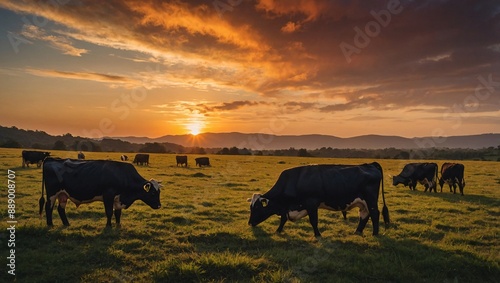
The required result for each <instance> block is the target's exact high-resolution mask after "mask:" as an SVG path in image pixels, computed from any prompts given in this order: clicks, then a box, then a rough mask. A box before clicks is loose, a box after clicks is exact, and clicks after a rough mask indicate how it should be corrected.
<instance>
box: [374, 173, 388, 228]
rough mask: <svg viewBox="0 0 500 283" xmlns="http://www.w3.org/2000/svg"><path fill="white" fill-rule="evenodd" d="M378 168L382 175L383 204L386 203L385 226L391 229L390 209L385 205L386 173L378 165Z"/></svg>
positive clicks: (383, 213) (383, 211) (383, 212)
mask: <svg viewBox="0 0 500 283" xmlns="http://www.w3.org/2000/svg"><path fill="white" fill-rule="evenodd" d="M377 167H378V168H379V169H380V174H381V175H382V180H381V184H382V202H383V203H384V207H383V208H382V216H383V217H384V225H385V228H387V227H389V225H390V224H391V219H390V218H389V208H387V205H386V204H385V194H384V171H383V169H382V166H380V164H378V163H377Z"/></svg>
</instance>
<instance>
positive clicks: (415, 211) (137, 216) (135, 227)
mask: <svg viewBox="0 0 500 283" xmlns="http://www.w3.org/2000/svg"><path fill="white" fill-rule="evenodd" d="M121 154H122V153H93V152H89V153H86V157H87V159H111V160H119V156H120V155H121ZM52 155H53V156H58V157H63V158H66V157H71V158H76V152H69V151H68V152H66V151H52ZM128 155H129V157H131V158H133V156H134V154H133V153H129V154H128ZM208 156H209V157H210V161H211V164H212V166H211V167H204V168H197V167H195V163H194V158H195V157H198V156H197V155H188V158H189V167H188V168H181V167H176V164H175V155H169V154H151V157H150V162H151V164H150V165H149V166H136V168H137V170H138V171H139V173H140V174H141V175H142V176H143V177H144V178H146V179H150V178H154V179H157V180H161V181H163V186H164V188H163V190H162V192H161V201H162V208H161V209H159V210H153V209H151V208H149V206H147V205H146V204H144V203H142V202H141V201H137V202H135V203H134V204H133V205H132V206H131V207H130V208H129V209H127V210H124V211H123V214H122V221H121V222H122V225H121V227H120V228H117V227H113V228H111V229H106V228H105V223H106V217H105V214H104V208H103V205H102V203H99V202H96V203H92V204H87V205H82V206H80V207H79V208H78V209H77V208H76V206H75V205H73V204H72V203H68V206H67V208H66V211H67V214H68V219H69V221H70V224H71V226H69V227H64V226H63V225H62V223H61V221H60V219H59V215H58V214H57V210H54V227H52V228H47V227H46V223H45V214H44V216H43V218H42V219H40V218H39V215H38V199H39V198H40V194H41V169H40V168H37V167H36V166H33V165H31V166H30V168H22V167H21V150H20V149H0V170H1V172H2V174H0V176H1V177H0V182H1V183H2V184H3V185H2V189H1V195H0V209H1V211H2V214H1V215H2V220H1V222H0V228H1V230H0V246H1V248H0V251H1V255H0V257H1V258H2V261H0V262H1V266H2V267H1V273H2V275H1V276H0V282H11V281H14V280H16V281H17V282H499V280H500V266H499V260H500V248H499V244H500V239H499V236H500V222H499V216H500V190H499V189H500V162H487V161H486V162H485V161H463V162H462V163H463V164H464V165H465V181H466V186H465V190H464V192H465V196H460V195H459V194H453V193H450V192H449V189H448V187H445V188H444V189H443V192H442V193H439V189H438V193H429V192H423V187H422V186H421V185H419V186H417V191H410V190H409V189H408V188H405V187H403V186H402V185H400V186H398V187H394V186H392V178H391V177H390V176H391V175H396V174H398V173H399V172H400V171H401V169H402V168H403V166H404V165H405V164H406V163H407V162H408V161H402V160H384V159H381V160H376V161H377V162H379V163H380V164H381V165H382V167H383V169H384V188H385V197H386V202H387V205H388V208H389V212H390V217H391V221H392V225H391V227H389V228H388V229H384V227H383V224H382V227H381V230H380V232H381V233H380V235H379V236H377V237H374V236H372V235H371V233H372V226H371V222H369V223H368V225H367V227H366V229H365V231H364V236H362V237H361V236H356V235H354V234H353V233H354V230H355V228H356V226H357V222H358V211H357V209H355V210H352V211H350V212H348V214H347V216H348V219H347V220H343V218H342V214H341V213H340V212H331V211H326V210H320V212H319V228H320V231H321V232H322V236H323V237H322V238H321V239H319V240H318V239H315V238H314V237H313V230H312V228H311V226H310V224H309V221H308V220H307V218H304V219H302V220H300V221H298V222H296V223H291V222H288V223H287V224H286V225H285V229H284V232H283V233H282V234H280V235H277V234H275V233H274V231H275V230H276V228H277V227H278V223H279V218H278V217H277V216H275V217H271V218H270V219H268V220H267V221H265V222H264V223H262V224H260V225H259V226H257V227H256V228H251V227H249V226H248V224H247V223H248V217H249V204H248V203H247V198H249V197H251V195H252V194H253V193H255V192H261V193H264V192H266V191H267V190H268V189H269V188H271V186H272V185H273V184H274V182H275V181H276V179H277V177H278V175H279V173H280V172H281V171H282V170H284V169H286V168H290V167H294V166H299V165H305V164H325V163H331V164H360V163H365V162H372V161H374V160H362V159H331V158H330V159H327V158H324V159H323V158H298V157H268V156H219V155H208ZM450 161H451V160H450ZM443 162H444V161H436V163H438V165H439V166H441V164H442V163H443ZM9 169H10V170H13V171H15V182H16V193H15V205H16V210H15V220H16V221H17V224H16V230H15V260H16V262H15V264H16V266H15V273H16V276H15V277H14V276H12V275H10V274H8V273H7V271H8V270H9V267H8V266H7V263H8V260H7V257H8V256H9V254H10V251H9V250H10V249H11V248H9V247H8V240H9V238H10V232H9V231H8V230H7V227H9V225H10V224H8V223H7V220H8V213H7V208H8V207H7V206H8V203H7V200H8V196H7V182H8V176H7V171H8V170H9ZM381 203H382V199H381V198H380V201H379V208H380V209H382V204H381ZM381 222H382V221H381ZM113 223H114V219H113Z"/></svg>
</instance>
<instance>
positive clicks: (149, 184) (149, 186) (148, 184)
mask: <svg viewBox="0 0 500 283" xmlns="http://www.w3.org/2000/svg"><path fill="white" fill-rule="evenodd" d="M149 189H151V183H149V182H148V183H146V184H145V185H144V190H145V191H146V192H148V193H149Z"/></svg>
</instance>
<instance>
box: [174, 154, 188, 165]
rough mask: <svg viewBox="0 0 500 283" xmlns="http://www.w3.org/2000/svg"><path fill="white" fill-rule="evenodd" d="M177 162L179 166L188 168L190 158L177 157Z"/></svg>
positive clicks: (184, 156)
mask: <svg viewBox="0 0 500 283" xmlns="http://www.w3.org/2000/svg"><path fill="white" fill-rule="evenodd" d="M175 161H177V166H179V165H181V167H182V166H183V165H184V166H186V167H187V166H188V157H187V156H186V155H176V156H175Z"/></svg>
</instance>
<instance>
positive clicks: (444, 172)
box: [439, 163, 465, 195]
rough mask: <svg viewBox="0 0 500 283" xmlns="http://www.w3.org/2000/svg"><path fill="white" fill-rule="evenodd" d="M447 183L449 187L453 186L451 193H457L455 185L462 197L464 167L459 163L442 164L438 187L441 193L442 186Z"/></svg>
mask: <svg viewBox="0 0 500 283" xmlns="http://www.w3.org/2000/svg"><path fill="white" fill-rule="evenodd" d="M444 183H447V184H448V185H449V186H450V192H451V187H452V186H453V193H454V194H455V193H457V185H458V188H459V189H460V193H461V194H462V195H464V187H465V179H464V165H463V164H460V163H444V164H443V165H442V166H441V177H440V178H439V186H440V187H441V192H442V191H443V185H444Z"/></svg>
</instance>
